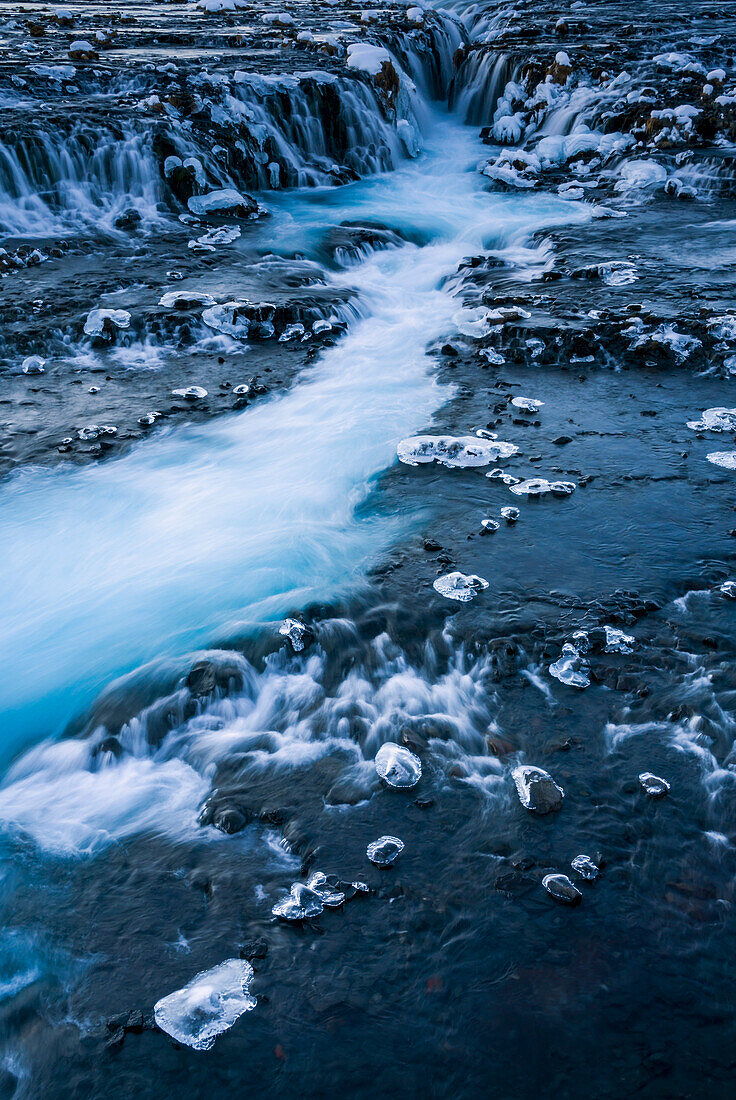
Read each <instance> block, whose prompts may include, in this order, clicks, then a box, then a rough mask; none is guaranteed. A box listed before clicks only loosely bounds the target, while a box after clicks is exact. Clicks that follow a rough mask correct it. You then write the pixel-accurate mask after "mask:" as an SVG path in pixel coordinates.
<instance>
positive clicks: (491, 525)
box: [480, 519, 501, 535]
mask: <svg viewBox="0 0 736 1100" xmlns="http://www.w3.org/2000/svg"><path fill="white" fill-rule="evenodd" d="M500 526H501V524H500V523H499V522H498V520H497V519H482V520H481V521H480V533H481V535H493V534H495V532H496V531H498V529H499V527H500Z"/></svg>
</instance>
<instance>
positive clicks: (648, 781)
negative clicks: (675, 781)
mask: <svg viewBox="0 0 736 1100" xmlns="http://www.w3.org/2000/svg"><path fill="white" fill-rule="evenodd" d="M639 783H640V784H641V789H642V790H643V791H644V793H645V794H646V795H648V796H649V798H664V797H665V795H666V794H668V793H669V791H670V784H669V783H668V782H667V780H666V779H660V777H659V776H658V775H654V774H653V773H652V772H642V773H641V775H640V776H639Z"/></svg>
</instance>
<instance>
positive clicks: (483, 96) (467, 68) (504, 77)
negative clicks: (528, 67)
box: [449, 49, 515, 126]
mask: <svg viewBox="0 0 736 1100" xmlns="http://www.w3.org/2000/svg"><path fill="white" fill-rule="evenodd" d="M514 69H515V66H514V65H513V62H512V61H511V59H510V58H509V56H508V54H505V53H497V52H495V51H493V50H485V49H484V50H472V51H471V52H470V53H469V55H468V56H467V57H466V58H465V60H464V61H463V62H462V63H461V65H460V67H459V69H458V71H457V73H456V74H455V77H454V79H453V81H452V84H451V85H450V92H449V103H450V107H451V109H452V110H454V111H457V113H458V114H459V115H460V116H461V117H462V118H463V119H464V121H465V122H467V123H468V124H469V125H471V126H484V125H487V124H488V123H490V122H492V121H493V114H494V111H495V110H496V104H497V102H498V99H499V98H500V96H501V95H503V91H504V88H505V87H506V85H507V83H508V82H509V80H512V79H514V78H515V77H514Z"/></svg>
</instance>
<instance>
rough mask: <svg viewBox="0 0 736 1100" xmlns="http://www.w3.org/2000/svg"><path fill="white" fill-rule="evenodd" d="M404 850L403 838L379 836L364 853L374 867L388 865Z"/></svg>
mask: <svg viewBox="0 0 736 1100" xmlns="http://www.w3.org/2000/svg"><path fill="white" fill-rule="evenodd" d="M403 850H404V842H403V840H399V838H398V837H397V836H380V837H379V838H378V840H374V841H372V843H371V844H369V845H368V847H367V849H366V855H367V856H368V859H369V860H370V861H371V863H375V865H376V867H390V866H391V864H392V863H394V862H395V861H396V859H397V858H398V857H399V856H400V855H401V853H402V852H403Z"/></svg>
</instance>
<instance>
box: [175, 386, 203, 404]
mask: <svg viewBox="0 0 736 1100" xmlns="http://www.w3.org/2000/svg"><path fill="white" fill-rule="evenodd" d="M171 393H172V396H173V397H186V399H187V401H201V399H202V398H203V397H206V396H207V390H206V389H204V387H203V386H182V387H181V389H178V390H172V391H171Z"/></svg>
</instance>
